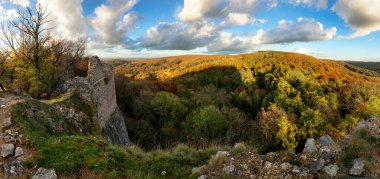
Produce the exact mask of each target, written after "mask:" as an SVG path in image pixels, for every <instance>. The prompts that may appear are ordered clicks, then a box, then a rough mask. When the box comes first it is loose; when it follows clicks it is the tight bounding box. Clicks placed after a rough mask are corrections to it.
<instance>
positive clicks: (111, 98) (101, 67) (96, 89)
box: [87, 57, 131, 145]
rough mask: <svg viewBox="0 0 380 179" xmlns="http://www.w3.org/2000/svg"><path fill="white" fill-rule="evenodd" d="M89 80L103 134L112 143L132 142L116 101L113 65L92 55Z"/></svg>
mask: <svg viewBox="0 0 380 179" xmlns="http://www.w3.org/2000/svg"><path fill="white" fill-rule="evenodd" d="M87 81H89V83H90V85H91V86H92V87H93V88H92V99H93V100H94V103H95V106H96V108H97V120H98V122H99V124H100V127H101V128H102V133H103V135H105V136H106V137H107V138H108V141H109V143H110V144H118V145H126V144H130V143H131V141H130V140H129V137H128V132H127V127H126V126H125V120H124V116H123V115H122V113H121V111H120V109H119V107H118V106H117V103H116V91H115V79H114V72H113V67H112V66H111V65H108V64H103V63H102V62H101V61H100V59H99V58H98V57H92V58H91V59H90V62H89V65H88V74H87Z"/></svg>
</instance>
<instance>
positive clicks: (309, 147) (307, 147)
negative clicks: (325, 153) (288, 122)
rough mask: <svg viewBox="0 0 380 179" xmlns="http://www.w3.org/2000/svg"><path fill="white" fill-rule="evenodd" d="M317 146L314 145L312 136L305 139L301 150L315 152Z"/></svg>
mask: <svg viewBox="0 0 380 179" xmlns="http://www.w3.org/2000/svg"><path fill="white" fill-rule="evenodd" d="M317 151H318V149H317V146H316V145H315V140H314V139H313V138H309V139H307V140H306V144H305V147H304V149H303V152H305V153H314V152H317Z"/></svg>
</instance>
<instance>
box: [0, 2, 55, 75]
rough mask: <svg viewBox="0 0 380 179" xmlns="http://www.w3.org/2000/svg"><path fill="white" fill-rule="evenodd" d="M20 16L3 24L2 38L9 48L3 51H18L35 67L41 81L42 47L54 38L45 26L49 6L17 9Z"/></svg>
mask: <svg viewBox="0 0 380 179" xmlns="http://www.w3.org/2000/svg"><path fill="white" fill-rule="evenodd" d="M17 14H18V18H16V19H15V20H12V21H10V22H9V23H8V24H6V25H4V24H3V25H2V28H1V31H2V34H3V38H1V40H2V41H3V42H4V44H5V45H6V47H7V49H4V48H3V50H2V51H3V53H4V52H5V53H6V54H8V55H11V54H14V53H16V52H17V54H18V55H19V56H21V57H22V58H23V59H24V60H25V61H26V62H28V63H30V64H32V65H33V67H34V68H35V70H36V71H35V74H34V75H35V77H36V80H37V81H40V74H41V63H42V62H41V61H42V60H43V58H41V56H40V55H41V53H42V48H43V47H44V46H45V45H46V43H47V42H48V41H49V40H50V39H51V38H52V36H51V35H50V33H49V32H48V31H49V29H48V28H46V27H45V24H46V23H48V22H49V21H48V20H47V18H48V16H49V13H47V8H43V7H42V6H40V5H38V6H37V7H36V8H35V9H34V8H31V7H27V8H26V9H25V10H20V9H18V10H17Z"/></svg>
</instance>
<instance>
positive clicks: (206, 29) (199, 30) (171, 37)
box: [141, 22, 217, 50]
mask: <svg viewBox="0 0 380 179" xmlns="http://www.w3.org/2000/svg"><path fill="white" fill-rule="evenodd" d="M216 32H217V28H216V27H215V26H214V25H212V24H211V23H207V22H196V23H191V24H186V23H183V22H176V23H159V24H158V25H156V26H154V27H151V28H150V29H148V30H147V32H146V34H145V36H144V37H143V38H141V46H142V48H149V49H159V50H191V49H195V48H197V47H203V46H205V45H206V44H207V43H209V42H210V41H211V40H213V39H214V38H215V36H216V35H217V33H216Z"/></svg>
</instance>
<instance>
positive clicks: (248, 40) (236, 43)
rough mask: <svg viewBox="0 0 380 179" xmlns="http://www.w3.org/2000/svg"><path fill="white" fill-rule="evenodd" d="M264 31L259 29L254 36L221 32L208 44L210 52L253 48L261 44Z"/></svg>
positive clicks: (239, 50)
mask: <svg viewBox="0 0 380 179" xmlns="http://www.w3.org/2000/svg"><path fill="white" fill-rule="evenodd" d="M263 33H264V31H263V30H259V31H258V32H257V33H256V35H254V36H251V37H250V36H245V37H242V36H236V35H233V34H232V33H228V32H220V33H219V36H218V37H217V38H216V39H215V40H214V41H212V42H211V43H209V44H208V45H207V50H208V51H209V52H242V51H247V50H253V49H254V48H256V47H257V45H260V44H261V37H262V35H263Z"/></svg>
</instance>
